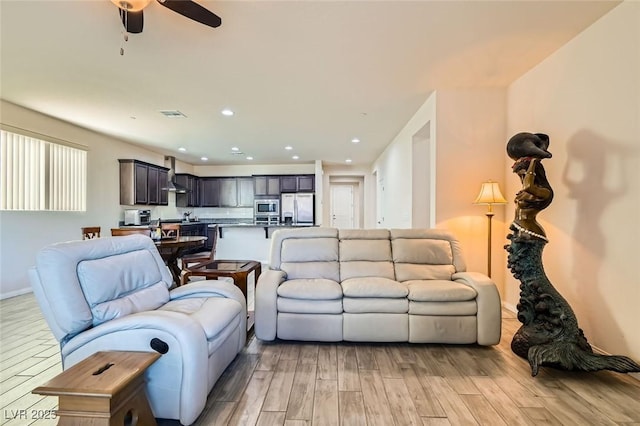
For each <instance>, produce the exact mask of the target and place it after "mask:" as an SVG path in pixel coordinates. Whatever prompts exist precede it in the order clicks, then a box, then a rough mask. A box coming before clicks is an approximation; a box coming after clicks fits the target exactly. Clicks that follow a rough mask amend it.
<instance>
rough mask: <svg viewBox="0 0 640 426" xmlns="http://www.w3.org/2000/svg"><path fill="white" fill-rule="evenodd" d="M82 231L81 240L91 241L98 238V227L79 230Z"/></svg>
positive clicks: (86, 227)
mask: <svg viewBox="0 0 640 426" xmlns="http://www.w3.org/2000/svg"><path fill="white" fill-rule="evenodd" d="M80 229H81V230H82V239H83V240H91V239H93V238H100V227H99V226H85V227H83V228H80Z"/></svg>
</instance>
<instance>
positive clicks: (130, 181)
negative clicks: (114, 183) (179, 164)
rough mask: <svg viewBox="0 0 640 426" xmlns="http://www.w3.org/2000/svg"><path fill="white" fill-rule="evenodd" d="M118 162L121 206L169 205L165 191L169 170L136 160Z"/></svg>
mask: <svg viewBox="0 0 640 426" xmlns="http://www.w3.org/2000/svg"><path fill="white" fill-rule="evenodd" d="M118 162H119V163H120V204H121V205H126V206H133V205H136V204H148V205H149V204H151V205H158V204H162V205H167V204H168V203H169V200H168V198H169V197H168V195H167V190H166V186H167V175H168V171H169V169H167V168H165V167H161V166H156V165H155V164H149V163H145V162H143V161H138V160H128V159H120V160H118ZM163 188H165V189H163Z"/></svg>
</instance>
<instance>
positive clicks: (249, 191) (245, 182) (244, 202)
mask: <svg viewBox="0 0 640 426" xmlns="http://www.w3.org/2000/svg"><path fill="white" fill-rule="evenodd" d="M253 198H254V197H253V178H250V177H246V178H245V177H240V178H238V207H253Z"/></svg>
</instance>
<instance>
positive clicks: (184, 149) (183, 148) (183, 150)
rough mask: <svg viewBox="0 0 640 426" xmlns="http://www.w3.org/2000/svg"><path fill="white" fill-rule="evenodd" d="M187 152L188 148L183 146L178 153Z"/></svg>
mask: <svg viewBox="0 0 640 426" xmlns="http://www.w3.org/2000/svg"><path fill="white" fill-rule="evenodd" d="M186 150H187V148H185V147H184V146H181V147H180V148H178V151H181V152H185V151H186Z"/></svg>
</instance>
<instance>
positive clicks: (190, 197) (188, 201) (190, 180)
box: [176, 173, 200, 207]
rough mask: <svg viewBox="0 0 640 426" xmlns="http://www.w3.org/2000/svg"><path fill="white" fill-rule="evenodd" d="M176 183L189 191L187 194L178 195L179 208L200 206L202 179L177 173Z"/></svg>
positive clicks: (177, 204)
mask: <svg viewBox="0 0 640 426" xmlns="http://www.w3.org/2000/svg"><path fill="white" fill-rule="evenodd" d="M176 183H177V184H180V185H182V186H184V187H185V188H187V189H188V190H189V192H187V193H177V194H176V206H177V207H199V206H200V178H199V177H198V176H194V175H190V174H187V173H176Z"/></svg>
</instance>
